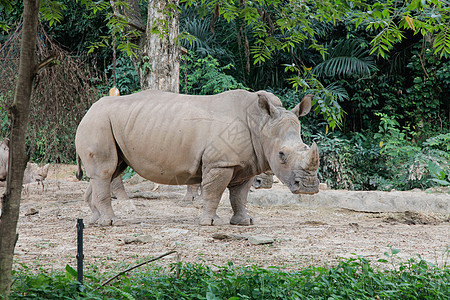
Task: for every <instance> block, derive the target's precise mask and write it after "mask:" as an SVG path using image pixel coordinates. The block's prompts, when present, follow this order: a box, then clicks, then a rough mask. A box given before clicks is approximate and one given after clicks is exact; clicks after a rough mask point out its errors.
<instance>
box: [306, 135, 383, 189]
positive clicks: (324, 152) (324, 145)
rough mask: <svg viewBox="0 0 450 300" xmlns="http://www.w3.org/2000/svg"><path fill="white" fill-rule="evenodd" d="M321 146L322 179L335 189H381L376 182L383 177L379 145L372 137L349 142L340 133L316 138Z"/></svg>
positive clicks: (362, 137) (355, 136)
mask: <svg viewBox="0 0 450 300" xmlns="http://www.w3.org/2000/svg"><path fill="white" fill-rule="evenodd" d="M311 138H312V139H313V140H314V141H315V142H316V143H317V144H318V145H319V151H320V154H319V157H320V167H319V178H320V181H321V182H326V183H327V185H328V186H329V187H331V188H335V189H351V190H373V189H377V185H376V184H374V182H373V180H372V178H374V177H379V176H382V174H383V173H384V169H385V168H384V166H383V165H382V164H381V157H380V153H379V147H378V144H377V143H376V142H375V141H374V140H373V139H372V138H371V137H370V134H368V133H366V132H365V133H362V134H361V133H356V134H354V135H353V136H352V137H350V138H348V137H346V136H343V135H341V134H339V133H337V132H336V133H328V134H321V133H317V134H313V135H312V136H311Z"/></svg>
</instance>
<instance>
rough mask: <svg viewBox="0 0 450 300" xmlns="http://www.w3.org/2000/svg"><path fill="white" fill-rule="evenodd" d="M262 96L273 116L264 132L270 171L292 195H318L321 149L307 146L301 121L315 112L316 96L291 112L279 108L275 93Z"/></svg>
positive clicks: (264, 127) (308, 96)
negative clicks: (302, 134)
mask: <svg viewBox="0 0 450 300" xmlns="http://www.w3.org/2000/svg"><path fill="white" fill-rule="evenodd" d="M258 96H259V99H258V104H259V106H260V107H261V108H262V109H263V111H265V112H267V113H268V114H269V117H268V118H267V119H266V120H267V121H266V122H265V124H264V125H263V127H262V128H261V133H262V139H263V141H262V145H263V150H264V154H265V157H266V159H267V161H268V163H269V166H270V168H271V169H272V171H273V172H274V173H275V175H276V176H277V177H278V178H279V179H280V180H281V182H283V183H284V184H285V185H286V186H288V187H289V189H290V190H291V192H292V193H294V194H314V193H317V192H318V191H319V180H318V178H317V170H318V168H319V150H318V148H317V145H316V143H313V144H312V146H311V147H308V146H307V145H306V144H305V143H303V141H302V138H301V136H300V122H299V120H298V117H300V116H304V115H306V114H308V113H309V111H310V110H311V100H312V98H313V95H307V96H305V97H304V98H303V100H302V101H301V102H300V103H299V104H298V105H297V106H296V107H295V108H294V109H292V110H291V111H288V110H286V109H284V108H283V107H281V105H277V104H276V103H277V102H278V103H280V102H279V99H278V98H276V97H275V96H274V95H273V94H269V93H258ZM271 98H276V100H278V101H274V99H271Z"/></svg>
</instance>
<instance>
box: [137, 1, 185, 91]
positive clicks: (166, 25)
mask: <svg viewBox="0 0 450 300" xmlns="http://www.w3.org/2000/svg"><path fill="white" fill-rule="evenodd" d="M170 4H171V5H174V6H176V5H178V0H153V1H149V4H148V18H147V41H146V43H145V46H144V54H145V55H146V56H147V57H148V62H149V65H150V66H151V70H147V69H145V68H144V70H143V71H144V72H143V76H142V78H141V86H142V88H143V89H157V90H163V91H170V92H175V93H178V91H179V85H180V80H179V77H180V76H179V74H180V62H179V50H178V44H177V36H178V33H179V25H178V23H179V22H178V20H179V16H178V11H176V10H173V9H172V8H169V7H168V5H170ZM152 32H158V33H159V34H155V33H153V34H152Z"/></svg>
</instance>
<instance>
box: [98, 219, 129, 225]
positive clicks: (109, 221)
mask: <svg viewBox="0 0 450 300" xmlns="http://www.w3.org/2000/svg"><path fill="white" fill-rule="evenodd" d="M97 223H98V225H100V226H124V225H125V223H124V222H123V221H122V220H121V219H119V218H116V217H114V218H100V219H99V220H98V221H97Z"/></svg>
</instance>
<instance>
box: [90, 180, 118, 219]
mask: <svg viewBox="0 0 450 300" xmlns="http://www.w3.org/2000/svg"><path fill="white" fill-rule="evenodd" d="M110 184H111V182H110V180H108V179H106V180H105V179H92V178H91V181H90V184H89V186H92V200H91V203H92V205H93V206H94V208H95V209H97V210H98V212H99V213H100V218H99V220H98V224H100V225H113V223H114V221H115V220H116V219H117V217H116V215H115V214H114V211H113V209H112V205H111V194H110V191H111V189H110ZM94 214H95V211H94Z"/></svg>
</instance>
